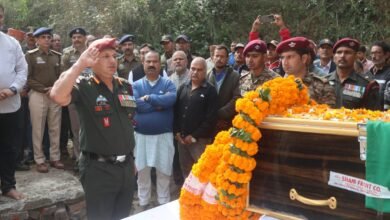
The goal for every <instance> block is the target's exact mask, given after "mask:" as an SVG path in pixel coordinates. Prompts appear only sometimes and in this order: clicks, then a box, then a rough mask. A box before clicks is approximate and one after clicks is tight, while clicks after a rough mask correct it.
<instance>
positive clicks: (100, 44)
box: [89, 38, 116, 51]
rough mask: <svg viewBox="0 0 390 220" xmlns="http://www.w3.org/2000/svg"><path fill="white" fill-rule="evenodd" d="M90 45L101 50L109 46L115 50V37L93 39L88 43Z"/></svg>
mask: <svg viewBox="0 0 390 220" xmlns="http://www.w3.org/2000/svg"><path fill="white" fill-rule="evenodd" d="M89 46H90V47H96V48H97V49H98V50H99V51H102V50H104V49H107V48H111V49H114V50H115V46H116V39H115V38H102V39H99V40H95V41H94V42H92V43H91V45H89Z"/></svg>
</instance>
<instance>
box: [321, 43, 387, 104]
mask: <svg viewBox="0 0 390 220" xmlns="http://www.w3.org/2000/svg"><path fill="white" fill-rule="evenodd" d="M359 46H360V43H359V42H358V41H357V40H356V39H351V38H343V39H341V40H339V41H337V42H336V44H335V45H334V46H333V53H334V62H335V63H336V70H335V71H333V72H332V73H330V74H329V75H328V76H326V78H327V79H328V80H329V84H330V85H331V86H332V87H333V88H334V91H335V93H336V105H335V107H336V108H341V107H345V108H349V109H357V108H367V109H371V110H378V109H379V108H380V101H379V85H378V83H376V82H375V81H371V82H370V81H369V80H367V79H365V78H364V77H363V76H361V75H359V74H357V73H356V72H355V70H354V62H355V61H356V58H357V57H356V53H357V50H358V48H359Z"/></svg>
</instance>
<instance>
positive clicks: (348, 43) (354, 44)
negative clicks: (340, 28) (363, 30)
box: [333, 37, 360, 53]
mask: <svg viewBox="0 0 390 220" xmlns="http://www.w3.org/2000/svg"><path fill="white" fill-rule="evenodd" d="M341 46H344V47H349V48H351V49H352V50H354V51H358V49H359V47H360V43H359V41H357V40H355V39H352V38H348V37H346V38H343V39H340V40H339V41H337V42H336V43H335V44H334V46H333V53H335V52H336V50H337V48H339V47H341Z"/></svg>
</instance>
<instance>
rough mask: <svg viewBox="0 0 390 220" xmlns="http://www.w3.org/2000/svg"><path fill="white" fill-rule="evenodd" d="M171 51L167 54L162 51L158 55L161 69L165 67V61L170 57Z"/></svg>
mask: <svg viewBox="0 0 390 220" xmlns="http://www.w3.org/2000/svg"><path fill="white" fill-rule="evenodd" d="M172 55H173V53H172V54H167V53H163V54H161V56H160V60H161V69H164V70H165V69H166V66H167V62H168V60H169V59H171V57H172Z"/></svg>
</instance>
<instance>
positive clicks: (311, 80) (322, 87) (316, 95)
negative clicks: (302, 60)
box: [302, 72, 336, 108]
mask: <svg viewBox="0 0 390 220" xmlns="http://www.w3.org/2000/svg"><path fill="white" fill-rule="evenodd" d="M302 82H303V84H305V85H306V86H307V87H308V89H309V95H310V98H311V99H313V100H314V101H316V102H317V103H318V104H327V105H329V106H330V107H332V108H334V107H335V105H336V93H335V90H334V88H333V87H332V86H331V85H330V84H329V82H328V80H327V79H326V78H323V77H321V76H318V75H316V74H315V73H313V72H310V73H308V74H306V76H305V77H304V78H303V79H302Z"/></svg>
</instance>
